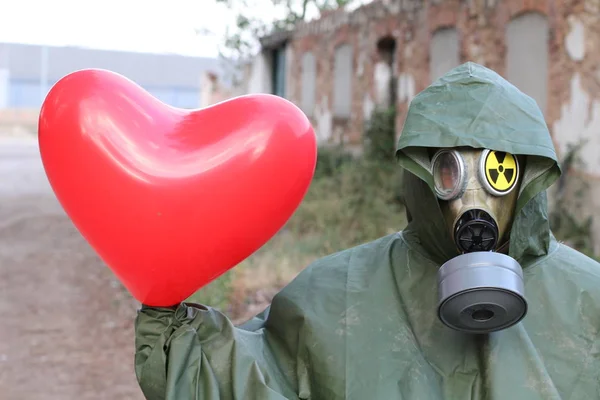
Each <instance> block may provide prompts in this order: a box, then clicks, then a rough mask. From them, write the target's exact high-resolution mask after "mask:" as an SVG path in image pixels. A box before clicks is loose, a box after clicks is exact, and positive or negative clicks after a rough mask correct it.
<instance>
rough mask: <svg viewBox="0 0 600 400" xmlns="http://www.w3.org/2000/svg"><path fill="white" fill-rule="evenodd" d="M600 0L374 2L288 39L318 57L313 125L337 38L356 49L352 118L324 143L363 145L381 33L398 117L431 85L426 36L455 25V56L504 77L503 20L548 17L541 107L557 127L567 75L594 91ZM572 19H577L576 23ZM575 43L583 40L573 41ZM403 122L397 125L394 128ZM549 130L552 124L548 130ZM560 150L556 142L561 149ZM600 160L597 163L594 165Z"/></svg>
mask: <svg viewBox="0 0 600 400" xmlns="http://www.w3.org/2000/svg"><path fill="white" fill-rule="evenodd" d="M599 4H600V0H587V1H583V0H567V1H559V0H529V1H523V0H505V1H500V0H479V1H478V0H470V1H462V0H437V1H436V0H429V1H417V0H395V1H394V0H388V1H384V0H379V1H378V0H376V1H374V2H373V3H371V4H369V5H367V6H364V7H361V8H359V9H357V10H355V11H353V12H345V11H343V10H338V11H336V12H332V13H329V14H326V15H325V16H323V17H322V18H321V19H319V20H317V21H312V22H309V23H306V24H303V25H301V26H299V27H298V29H297V30H296V32H295V33H294V35H293V38H292V41H291V43H290V45H291V47H292V50H293V51H292V53H293V59H294V60H300V59H301V57H302V54H303V53H304V52H306V51H311V52H312V53H313V54H315V55H316V59H317V85H316V87H317V99H316V112H315V113H314V117H313V122H314V123H315V125H316V126H317V127H318V125H319V124H320V123H322V122H320V121H319V117H320V116H322V115H323V114H327V111H328V110H331V108H332V101H333V93H332V91H333V81H334V78H333V76H332V75H333V59H334V51H335V48H336V47H337V46H338V45H340V44H341V43H345V44H350V45H351V46H352V47H353V49H354V53H353V55H354V60H353V66H352V70H353V74H354V81H353V86H352V115H351V117H350V118H348V119H341V120H336V119H335V118H333V117H332V120H333V126H334V127H336V128H337V129H335V128H334V129H332V132H331V134H330V135H325V136H326V137H327V138H328V139H329V140H331V141H335V142H343V143H347V144H349V145H360V142H361V138H362V136H361V132H362V126H363V123H364V122H365V119H366V118H368V115H365V114H368V113H365V112H364V111H365V110H370V109H371V108H369V107H365V104H366V103H368V102H369V99H370V100H371V101H373V98H374V96H375V93H374V66H375V65H376V63H377V62H378V61H379V58H380V56H379V54H378V51H377V47H376V44H377V42H378V40H379V39H380V38H383V37H392V38H394V39H395V40H396V42H397V45H396V54H395V62H394V65H393V72H394V76H395V79H397V84H396V87H397V98H396V105H397V109H398V112H399V117H398V118H399V122H402V120H403V116H404V114H405V112H406V110H407V106H408V104H409V102H410V100H411V99H412V97H413V96H414V95H415V94H416V93H418V92H419V91H421V90H423V89H424V88H425V87H427V85H429V84H430V83H431V77H430V76H429V68H428V66H429V62H430V53H429V47H430V41H431V37H432V35H433V34H434V32H436V31H437V30H438V29H440V28H445V27H455V28H456V29H457V31H458V33H459V38H460V61H461V62H465V61H475V62H478V63H481V64H483V65H486V66H488V67H490V68H492V69H494V70H495V71H497V72H498V73H500V74H502V75H504V74H505V71H506V37H505V31H506V25H507V24H508V23H509V21H511V19H513V18H515V17H517V16H519V15H522V14H525V13H529V12H535V13H539V14H542V15H544V16H546V18H547V19H548V24H549V43H548V51H549V57H548V59H549V65H548V82H547V89H548V90H547V92H548V98H547V107H545V108H546V109H545V110H543V111H544V112H545V114H546V118H547V121H548V124H549V126H550V128H551V129H553V128H554V124H555V122H556V121H558V120H560V118H561V115H562V114H561V113H562V111H561V110H562V108H563V107H564V105H565V104H568V103H569V96H570V92H571V80H572V77H573V75H574V74H576V73H578V74H579V75H580V77H579V79H580V81H581V87H582V88H583V89H584V90H585V91H586V92H587V93H588V95H589V97H590V98H591V99H595V98H597V97H598V96H599V94H600V91H599V90H598V89H599V87H598V86H599V79H600V70H599V69H598V65H599V64H598V61H599V60H600V54H599V53H598V52H597V51H594V49H597V48H598V46H600V37H599V34H600V23H599V22H600V12H599V11H598V9H599V8H600V5H599ZM574 21H577V22H574ZM574 24H577V25H576V26H577V27H578V28H577V29H581V27H582V28H583V30H584V31H585V39H584V40H585V53H586V54H585V56H584V57H577V56H575V57H574V56H573V55H572V54H570V52H569V50H568V48H567V47H568V40H567V39H568V35H569V34H570V31H571V30H572V29H573V26H574ZM574 46H575V47H577V46H581V44H576V45H574ZM290 73H291V76H292V77H297V78H296V79H292V80H291V82H292V84H293V86H294V87H293V89H292V90H291V91H290V93H294V96H293V97H292V98H291V100H293V101H295V102H296V103H300V101H301V99H300V98H299V94H300V93H301V79H299V77H300V76H301V75H302V65H301V63H300V62H295V63H294V64H293V66H292V68H291V70H290ZM399 127H401V124H400V125H399ZM553 130H554V129H553ZM559 147H560V146H559ZM599 165H600V164H599Z"/></svg>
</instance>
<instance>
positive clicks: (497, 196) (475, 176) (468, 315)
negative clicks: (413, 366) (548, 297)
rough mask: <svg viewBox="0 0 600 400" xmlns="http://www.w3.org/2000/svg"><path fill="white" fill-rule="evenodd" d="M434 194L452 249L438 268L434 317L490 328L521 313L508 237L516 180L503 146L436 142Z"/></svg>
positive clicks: (460, 326)
mask: <svg viewBox="0 0 600 400" xmlns="http://www.w3.org/2000/svg"><path fill="white" fill-rule="evenodd" d="M431 168H432V173H433V181H434V185H435V186H434V187H435V193H436V195H437V197H438V199H439V203H440V208H441V210H442V213H443V215H444V219H445V222H446V226H447V229H448V233H449V234H450V235H451V237H452V239H453V241H454V243H455V245H456V247H457V249H458V250H459V252H460V253H461V254H460V255H459V256H457V257H454V258H453V259H451V260H449V261H447V262H446V263H444V264H443V265H442V266H441V268H440V269H439V271H438V295H439V305H438V316H439V318H440V320H441V321H442V322H443V323H444V324H445V325H447V326H449V327H450V328H453V329H455V330H459V331H463V332H469V333H490V332H494V331H498V330H502V329H505V328H508V327H510V326H512V325H514V324H516V323H518V322H519V321H521V320H522V319H523V318H524V317H525V314H526V313H527V302H526V300H525V297H524V284H523V271H522V269H521V266H520V265H519V263H518V262H517V261H516V260H514V259H513V258H511V257H509V256H508V255H506V254H503V253H504V252H507V248H508V239H509V233H510V229H511V227H512V221H513V218H514V210H515V206H516V201H517V196H518V193H519V187H520V183H521V171H520V169H519V160H518V159H517V157H516V156H514V155H512V154H508V153H505V152H499V151H493V150H487V149H485V150H481V149H471V148H461V149H441V150H439V151H437V152H436V153H435V154H434V155H433V158H432V159H431Z"/></svg>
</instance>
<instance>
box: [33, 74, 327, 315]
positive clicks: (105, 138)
mask: <svg viewBox="0 0 600 400" xmlns="http://www.w3.org/2000/svg"><path fill="white" fill-rule="evenodd" d="M39 146H40V152H41V156H42V161H43V165H44V168H45V171H46V174H47V176H48V179H49V181H50V184H51V186H52V188H53V190H54V192H55V194H56V196H57V198H58V200H59V202H60V203H61V205H62V206H63V208H64V209H65V212H66V213H67V215H68V216H69V217H70V218H71V220H72V221H73V223H74V225H75V226H76V227H77V228H78V230H79V231H80V232H81V234H82V235H83V237H84V238H85V239H86V240H87V241H88V242H89V243H90V245H91V246H92V247H93V248H94V249H95V250H96V252H97V253H98V254H99V256H100V257H101V258H102V259H103V260H104V262H105V263H106V264H107V265H108V266H109V267H110V268H111V269H112V270H113V272H114V273H115V275H116V276H117V277H118V278H119V279H120V280H121V282H122V283H123V284H124V286H125V287H126V288H127V289H128V290H129V291H130V293H131V294H132V295H133V296H134V297H135V298H136V299H138V300H139V301H140V302H142V303H144V304H147V305H150V306H167V305H173V304H176V303H179V302H180V301H183V300H185V299H186V298H187V297H188V296H190V295H191V294H192V293H193V292H195V291H196V290H198V289H199V288H201V287H202V286H204V285H206V284H207V283H209V282H211V281H212V280H214V279H216V278H217V277H218V276H220V275H221V274H223V273H224V272H226V271H227V270H229V269H231V268H233V267H234V266H235V265H237V264H238V263H239V262H241V261H243V260H244V259H245V258H247V257H249V256H250V255H251V254H252V253H253V252H255V251H256V250H257V249H258V248H260V247H261V246H262V245H264V244H265V243H266V242H267V241H268V240H269V239H270V238H272V237H273V236H274V235H275V233H277V231H278V230H279V229H281V227H282V226H283V225H284V224H285V223H286V221H287V220H288V219H289V218H290V217H291V216H292V214H293V213H294V212H295V210H296V209H297V207H298V206H299V204H300V202H301V201H302V199H303V197H304V195H305V194H306V192H307V190H308V187H309V185H310V182H311V180H312V177H313V174H314V169H315V164H316V156H317V146H316V137H315V134H314V131H313V129H312V127H311V125H310V122H309V120H308V119H307V118H306V116H305V115H304V114H303V113H302V112H301V111H300V110H299V109H298V108H297V107H296V106H295V105H293V104H292V103H291V102H289V101H287V100H284V99H282V98H280V97H277V96H273V95H267V94H257V95H247V96H242V97H237V98H234V99H231V100H228V101H225V102H221V103H219V104H215V105H213V106H210V107H207V108H204V109H199V110H183V109H178V108H174V107H170V106H168V105H165V104H164V103H162V102H160V101H159V100H157V99H156V98H154V97H152V96H151V95H150V94H149V93H147V92H146V91H145V90H143V89H142V88H141V87H139V86H138V85H137V84H135V83H133V82H132V81H130V80H129V79H127V78H125V77H123V76H121V75H118V74H116V73H113V72H110V71H105V70H97V69H90V70H81V71H77V72H74V73H71V74H69V75H67V76H66V77H64V78H63V79H61V80H60V81H59V82H58V83H56V85H54V86H53V87H52V89H51V90H50V92H49V94H48V96H47V97H46V99H45V101H44V104H43V106H42V109H41V112H40V119H39Z"/></svg>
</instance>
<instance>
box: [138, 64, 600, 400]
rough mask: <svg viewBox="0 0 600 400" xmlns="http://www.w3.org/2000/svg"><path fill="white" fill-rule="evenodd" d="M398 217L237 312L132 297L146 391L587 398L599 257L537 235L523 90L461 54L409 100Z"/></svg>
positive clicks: (554, 166) (536, 119) (535, 121)
mask: <svg viewBox="0 0 600 400" xmlns="http://www.w3.org/2000/svg"><path fill="white" fill-rule="evenodd" d="M396 154H397V158H398V162H399V164H400V166H401V167H402V168H404V171H405V178H404V182H403V184H404V201H405V204H406V210H407V215H408V221H409V222H408V226H407V227H406V228H405V229H404V230H403V231H401V232H398V233H394V234H391V235H388V236H386V237H383V238H380V239H377V240H375V241H373V242H370V243H366V244H363V245H360V246H357V247H355V248H351V249H348V250H344V251H341V252H339V253H336V254H333V255H330V256H327V257H324V258H322V259H320V260H318V261H316V262H314V263H313V264H312V265H310V266H308V267H307V268H306V269H304V270H303V271H302V272H301V273H300V274H299V275H298V276H297V277H296V278H295V279H294V280H293V281H292V282H291V283H290V284H289V285H288V286H287V287H285V288H284V289H283V290H281V292H279V293H278V294H277V295H276V296H275V297H274V299H273V301H272V303H271V305H270V306H269V307H268V308H267V309H266V310H265V311H264V312H263V313H261V314H259V315H258V316H256V317H255V318H253V319H252V320H250V321H248V322H247V323H246V324H243V325H241V326H239V327H235V326H233V325H232V323H231V322H230V320H229V319H228V318H227V317H226V316H224V315H223V314H222V313H220V312H219V311H217V310H215V309H213V308H210V307H208V306H203V305H197V304H187V303H182V304H178V305H174V306H173V307H167V308H152V307H147V306H142V309H141V310H140V312H139V314H138V317H137V320H136V355H135V370H136V374H137V378H138V381H139V383H140V386H141V388H142V390H143V393H144V395H145V396H146V398H147V399H149V400H187V399H205V400H217V399H221V400H226V399H257V400H258V399H260V400H275V399H311V400H317V399H319V400H320V399H326V400H337V399H356V400H364V399H384V400H393V399H398V400H400V399H415V400H424V399H427V400H441V399H448V400H456V399H461V400H466V399H471V400H475V399H477V400H488V399H490V400H496V399H497V400H500V399H502V400H504V399H520V400H527V399H539V400H542V399H543V400H551V399H555V400H559V399H567V398H568V399H571V400H574V399H586V400H587V399H592V398H600V265H599V264H598V263H596V262H595V261H593V260H592V259H590V258H588V257H586V256H584V255H583V254H581V253H579V252H577V251H575V250H573V249H571V248H569V247H567V246H565V245H564V244H561V243H558V242H557V241H556V240H555V238H554V236H553V235H552V232H551V229H550V226H549V222H548V211H547V198H546V190H547V189H548V188H549V187H550V186H551V185H552V184H553V183H554V182H555V181H556V180H557V178H559V176H560V174H561V171H560V168H559V165H558V163H557V157H556V154H555V150H554V147H553V144H552V139H551V137H550V134H549V132H548V129H547V126H546V123H545V121H544V116H543V115H542V112H541V111H540V109H539V108H538V106H537V105H536V103H535V101H534V100H533V99H531V98H530V97H528V96H526V95H525V94H523V93H522V92H520V91H519V90H518V89H517V88H516V87H514V86H513V85H511V84H510V83H509V82H507V81H506V80H504V79H503V78H502V77H500V76H499V75H498V74H496V73H495V72H493V71H491V70H489V69H487V68H485V67H483V66H480V65H477V64H474V63H466V64H464V65H461V66H459V67H457V68H455V69H453V70H451V71H449V72H448V73H447V74H446V75H445V76H443V77H442V78H440V79H439V80H437V81H436V82H434V83H433V84H432V85H431V86H429V87H428V88H426V89H425V90H424V91H423V92H421V93H420V94H418V95H417V96H416V97H415V98H414V99H413V100H412V102H411V105H410V107H409V110H408V113H407V116H406V121H405V124H404V127H403V130H402V134H401V136H400V139H399V143H398V147H397V153H396Z"/></svg>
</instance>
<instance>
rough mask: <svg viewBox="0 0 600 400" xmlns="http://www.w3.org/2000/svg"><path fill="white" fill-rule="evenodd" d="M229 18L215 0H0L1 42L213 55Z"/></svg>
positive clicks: (265, 7) (266, 0) (263, 4)
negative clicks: (201, 31)
mask: <svg viewBox="0 0 600 400" xmlns="http://www.w3.org/2000/svg"><path fill="white" fill-rule="evenodd" d="M369 1H371V0H355V3H356V4H357V5H358V4H360V3H367V2H369ZM251 2H253V5H252V7H251V8H250V9H247V10H245V13H246V14H253V15H257V16H261V17H262V18H265V19H271V20H272V19H273V18H274V17H275V16H277V11H276V10H274V8H273V6H272V1H271V0H251ZM311 11H313V12H312V13H309V14H314V10H311ZM234 23H235V12H233V11H231V10H228V9H226V8H225V7H224V6H223V5H221V4H217V2H216V1H215V0H95V1H91V0H0V41H1V42H16V43H32V44H49V45H59V46H62V45H73V46H83V47H93V48H101V49H114V50H132V51H141V52H159V53H162V52H169V53H178V54H186V55H198V56H208V57H213V56H214V57H216V56H217V55H218V46H219V41H220V40H222V38H223V36H224V35H225V29H226V27H227V26H231V27H233V26H234ZM197 29H205V30H209V31H211V32H212V33H213V34H212V35H209V36H204V37H202V36H199V35H198V34H197V33H196V30H197Z"/></svg>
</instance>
